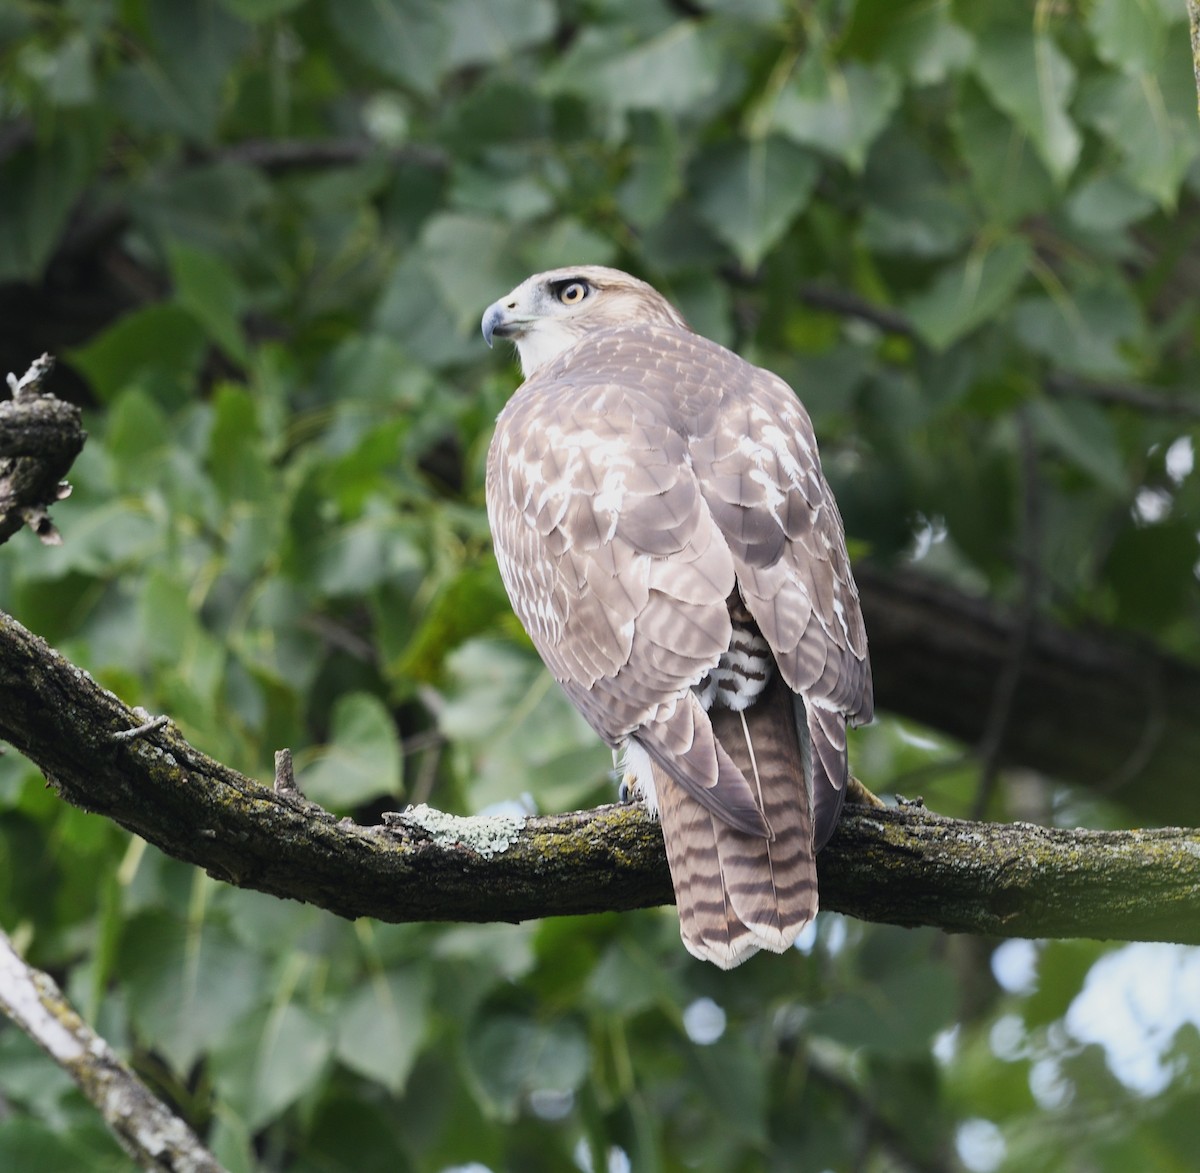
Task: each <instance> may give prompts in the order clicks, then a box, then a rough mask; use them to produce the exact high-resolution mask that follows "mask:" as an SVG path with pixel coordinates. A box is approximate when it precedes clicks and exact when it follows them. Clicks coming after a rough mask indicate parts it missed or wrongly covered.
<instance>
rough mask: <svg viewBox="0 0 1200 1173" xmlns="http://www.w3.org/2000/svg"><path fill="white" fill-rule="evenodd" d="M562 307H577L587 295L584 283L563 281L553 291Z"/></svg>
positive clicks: (586, 287) (586, 286)
mask: <svg viewBox="0 0 1200 1173" xmlns="http://www.w3.org/2000/svg"><path fill="white" fill-rule="evenodd" d="M554 292H555V294H556V295H557V297H558V300H559V301H561V302H562V303H563V305H578V304H579V303H580V302H581V301H583V299H584V298H585V297H587V295H588V284H587V282H586V281H564V282H563V283H562V284H561V285H560V286H559V287H558V288H557V289H556V290H555V291H554Z"/></svg>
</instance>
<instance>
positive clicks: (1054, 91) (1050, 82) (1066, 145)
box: [975, 28, 1083, 182]
mask: <svg viewBox="0 0 1200 1173" xmlns="http://www.w3.org/2000/svg"><path fill="white" fill-rule="evenodd" d="M975 72H976V76H977V77H978V78H979V80H980V82H981V83H982V85H983V87H984V89H986V90H987V92H988V94H989V95H990V97H991V99H992V101H994V102H995V103H996V105H997V106H998V107H999V108H1000V109H1001V110H1003V111H1004V112H1005V113H1006V114H1008V115H1009V117H1011V118H1012V120H1013V121H1014V122H1015V123H1016V124H1017V125H1018V126H1020V127H1021V128H1022V129H1023V130H1024V131H1025V132H1026V133H1027V134H1028V135H1029V137H1030V138H1031V139H1032V140H1033V142H1034V145H1035V146H1036V147H1037V150H1038V153H1039V154H1040V155H1041V158H1042V162H1044V163H1045V164H1046V167H1047V169H1048V170H1049V172H1050V174H1051V175H1052V176H1054V178H1055V179H1056V180H1059V181H1060V182H1061V181H1062V180H1064V179H1065V178H1066V177H1067V176H1068V175H1070V173H1071V172H1072V171H1073V170H1074V168H1075V163H1076V161H1077V160H1078V159H1079V152H1080V149H1081V147H1082V145H1083V138H1082V136H1081V135H1080V133H1079V130H1078V128H1077V127H1076V126H1075V124H1074V122H1073V121H1072V120H1071V117H1070V115H1069V114H1068V112H1067V106H1068V104H1069V103H1070V100H1071V95H1072V94H1073V93H1074V90H1075V69H1074V67H1073V66H1072V65H1071V63H1070V61H1068V60H1067V58H1066V57H1065V56H1064V55H1063V53H1062V51H1061V50H1060V49H1059V48H1058V46H1057V45H1056V44H1055V43H1054V41H1053V40H1051V38H1050V37H1049V36H1047V35H1046V34H1044V33H1035V34H1033V35H1032V36H1031V35H1030V33H1029V32H1028V30H1026V29H1024V28H1019V29H1018V28H1012V29H992V30H989V31H988V32H987V33H986V35H984V36H983V37H981V38H980V42H979V46H978V51H977V54H976V60H975Z"/></svg>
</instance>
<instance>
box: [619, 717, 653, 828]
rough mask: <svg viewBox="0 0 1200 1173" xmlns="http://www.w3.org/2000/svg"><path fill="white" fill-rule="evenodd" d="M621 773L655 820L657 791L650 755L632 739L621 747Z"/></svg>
mask: <svg viewBox="0 0 1200 1173" xmlns="http://www.w3.org/2000/svg"><path fill="white" fill-rule="evenodd" d="M621 771H622V773H623V775H624V778H625V782H626V784H627V785H628V786H629V788H630V790H632V791H633V793H634V795H635V796H636V797H637V798H638V799H640V800H641V802H642V804H643V805H644V806H645V807H646V809H647V810H648V811H649V812H650V813H651V814H652V815H653V816H654V817H655V818H656V819H657V818H658V790H657V788H656V787H655V785H654V770H653V769H652V768H651V765H650V755H649V754H648V753H647V752H646V751H645V750H644V749H643V748H642V747H641V745H639V744H638V742H636V741H635V740H634V739H633V738H632V737H631V738H629V740H628V741H626V742H625V744H624V745H623V746H621Z"/></svg>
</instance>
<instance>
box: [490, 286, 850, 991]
mask: <svg viewBox="0 0 1200 1173" xmlns="http://www.w3.org/2000/svg"><path fill="white" fill-rule="evenodd" d="M483 334H484V337H485V338H486V339H487V342H488V345H489V346H490V345H491V343H492V340H493V338H509V339H512V341H513V342H515V343H516V346H517V350H518V352H519V354H520V358H521V366H522V368H523V370H524V373H525V382H524V383H523V384H522V385H521V387H520V388H519V389H518V391H517V392H516V394H515V395H514V396H513V397H512V399H511V400H510V401H509V403H508V406H507V407H506V408H505V409H504V411H503V412H501V414H500V418H499V420H498V421H497V424H496V434H495V437H494V439H493V440H492V445H491V449H490V451H489V453H488V466H487V509H488V518H489V521H490V523H491V528H492V534H493V538H494V540H495V546H496V558H497V560H498V561H499V564H500V573H501V575H502V577H503V579H504V585H505V587H506V588H507V589H508V595H509V598H510V599H511V600H512V605H513V609H514V610H515V611H516V613H517V616H518V617H519V618H520V620H521V622H522V623H523V624H524V625H525V629H526V630H527V631H528V632H529V635H530V637H531V638H532V639H533V642H534V645H535V646H536V647H537V650H538V651H539V653H540V654H541V656H542V659H543V660H544V661H545V662H546V665H547V666H548V667H549V669H550V671H551V672H552V673H553V674H554V676H555V678H556V679H557V680H558V682H559V684H561V685H562V687H563V688H564V689H565V690H566V693H567V696H569V697H570V698H571V700H572V701H573V702H574V704H575V706H576V707H577V708H578V709H579V711H580V712H581V713H582V714H583V715H584V717H585V718H587V720H588V722H589V724H590V725H591V726H592V728H593V729H595V730H596V732H597V733H598V734H599V735H600V736H601V737H602V738H603V739H604V740H605V741H606V742H608V744H609V745H610V746H613V747H614V748H618V747H619V748H622V749H623V750H624V752H625V770H626V777H628V778H630V779H631V781H632V785H633V789H634V791H635V793H637V794H638V795H639V796H640V797H641V798H642V799H643V800H644V801H645V802H646V804H647V805H648V806H649V807H650V808H651V809H652V810H657V812H658V815H659V818H660V820H661V823H662V831H663V839H664V840H665V842H666V849H667V859H668V862H669V863H670V868H671V877H672V879H673V881H674V885H675V901H676V904H677V905H678V908H679V922H680V931H681V933H682V936H683V942H684V944H685V945H686V946H687V948H688V949H689V950H690V951H691V952H692V953H693V954H694V955H695V956H697V957H700V958H704V959H706V960H708V961H712V962H715V963H716V964H717V965H719V966H721V967H722V968H724V969H728V968H730V967H732V966H734V965H737V964H739V963H740V962H741V961H743V960H745V958H746V957H748V956H749V955H750V954H752V953H754V952H756V951H757V950H758V949H771V950H774V951H775V952H782V951H783V950H785V949H787V948H788V946H790V945H791V944H792V943H793V941H795V939H796V936H797V935H798V934H799V932H800V930H801V929H803V928H804V926H805V925H806V924H808V922H809V921H810V920H812V918H813V916H814V915H815V914H816V911H817V874H816V863H815V853H816V851H817V850H819V849H820V848H821V847H822V846H823V845H824V843H825V841H826V840H827V839H828V838H829V835H830V834H831V832H832V831H833V828H834V824H835V823H836V822H837V818H838V814H839V813H840V811H841V806H842V800H843V797H844V795H845V791H846V783H847V778H848V773H847V767H846V723H847V721H850V722H852V723H855V724H857V723H861V722H864V721H868V720H870V718H871V711H872V694H871V669H870V664H869V662H868V660H867V637H866V632H865V630H864V628H863V620H862V613H861V611H860V609H859V602H858V591H857V588H856V587H855V585H854V579H853V577H852V576H851V573H850V562H849V559H848V557H847V554H846V541H845V536H844V534H843V530H842V520H841V517H840V515H839V514H838V508H837V504H836V503H835V502H834V499H833V496H832V494H831V493H830V490H829V486H828V485H827V484H826V483H825V478H824V476H823V475H822V473H821V464H820V460H819V458H818V456H817V445H816V441H815V439H814V437H813V429H812V424H811V422H810V421H809V418H808V413H807V412H806V411H805V410H804V407H803V406H802V405H801V403H800V401H799V400H798V399H797V398H796V396H795V394H794V393H793V391H792V389H791V388H790V387H789V386H788V385H787V384H786V383H785V382H783V380H782V379H780V378H778V377H777V376H775V375H773V374H771V373H770V372H769V371H765V370H762V369H761V368H760V367H756V366H752V365H751V364H750V363H748V362H745V361H744V360H742V359H741V358H739V357H738V356H737V355H736V354H734V353H732V351H729V350H726V349H725V347H723V346H719V345H717V343H715V342H710V341H708V339H706V338H702V337H700V336H699V335H698V334H695V333H694V332H693V331H692V330H690V329H689V328H688V325H687V323H686V322H685V321H684V320H683V318H682V317H681V316H680V315H679V314H678V313H677V312H676V310H675V309H674V308H673V307H672V306H671V305H670V303H669V302H668V301H667V300H666V299H665V298H664V297H662V295H661V294H659V293H658V292H656V291H655V290H654V289H652V288H651V287H650V286H649V285H647V284H646V283H645V282H643V281H638V280H637V279H635V278H633V277H630V276H629V275H628V274H626V273H621V272H618V271H617V270H615V269H606V268H601V267H599V266H593V265H583V266H580V267H578V268H570V269H555V270H553V271H551V272H549V273H540V274H538V275H537V276H535V277H530V278H529V279H528V280H527V281H525V282H523V283H522V284H521V285H518V286H517V288H516V289H514V290H513V291H512V292H511V293H509V294H507V295H506V296H505V297H502V298H501V299H500V300H499V301H497V302H495V303H494V304H493V305H491V306H489V307H488V310H487V312H486V313H485V314H484V317H483Z"/></svg>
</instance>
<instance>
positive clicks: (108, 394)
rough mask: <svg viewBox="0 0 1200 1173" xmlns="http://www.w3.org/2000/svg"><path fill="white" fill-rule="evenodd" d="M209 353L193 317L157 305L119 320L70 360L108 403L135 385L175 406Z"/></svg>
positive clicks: (166, 306)
mask: <svg viewBox="0 0 1200 1173" xmlns="http://www.w3.org/2000/svg"><path fill="white" fill-rule="evenodd" d="M204 351H205V339H204V332H203V330H202V328H201V327H200V325H199V323H198V322H197V321H196V319H195V318H194V317H193V316H192V315H191V314H190V313H188V312H187V311H186V310H184V309H182V308H181V307H179V306H176V305H153V306H148V307H147V308H146V309H142V310H135V311H134V312H133V313H131V314H126V315H125V317H123V318H119V319H118V320H117V321H116V322H115V323H114V324H113V325H111V326H110V327H109V328H108V329H107V330H105V331H104V332H103V333H102V334H100V335H98V336H97V337H96V338H94V339H93V340H92V341H91V342H89V343H88V344H87V345H86V346H84V347H82V348H80V349H79V350H72V351H70V352H69V358H70V362H71V365H72V366H74V367H77V368H78V369H79V370H80V371H81V372H82V373H83V374H84V375H85V376H86V378H87V379H88V381H89V382H90V383H91V385H92V387H93V389H94V390H95V392H96V394H97V395H98V396H99V397H100V398H101V399H103V400H110V399H113V398H115V397H116V396H117V394H118V393H119V392H120V391H122V390H124V389H125V388H126V387H129V386H130V385H131V384H134V383H136V384H138V385H139V386H140V387H142V388H143V389H144V390H146V391H149V392H150V393H152V394H153V395H154V398H155V399H156V400H158V401H159V402H162V403H172V402H179V401H181V400H182V399H183V397H184V392H185V390H186V389H189V388H190V386H191V382H192V379H193V377H194V375H195V373H196V371H197V370H198V368H199V366H200V362H201V360H202V359H203V357H204Z"/></svg>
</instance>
